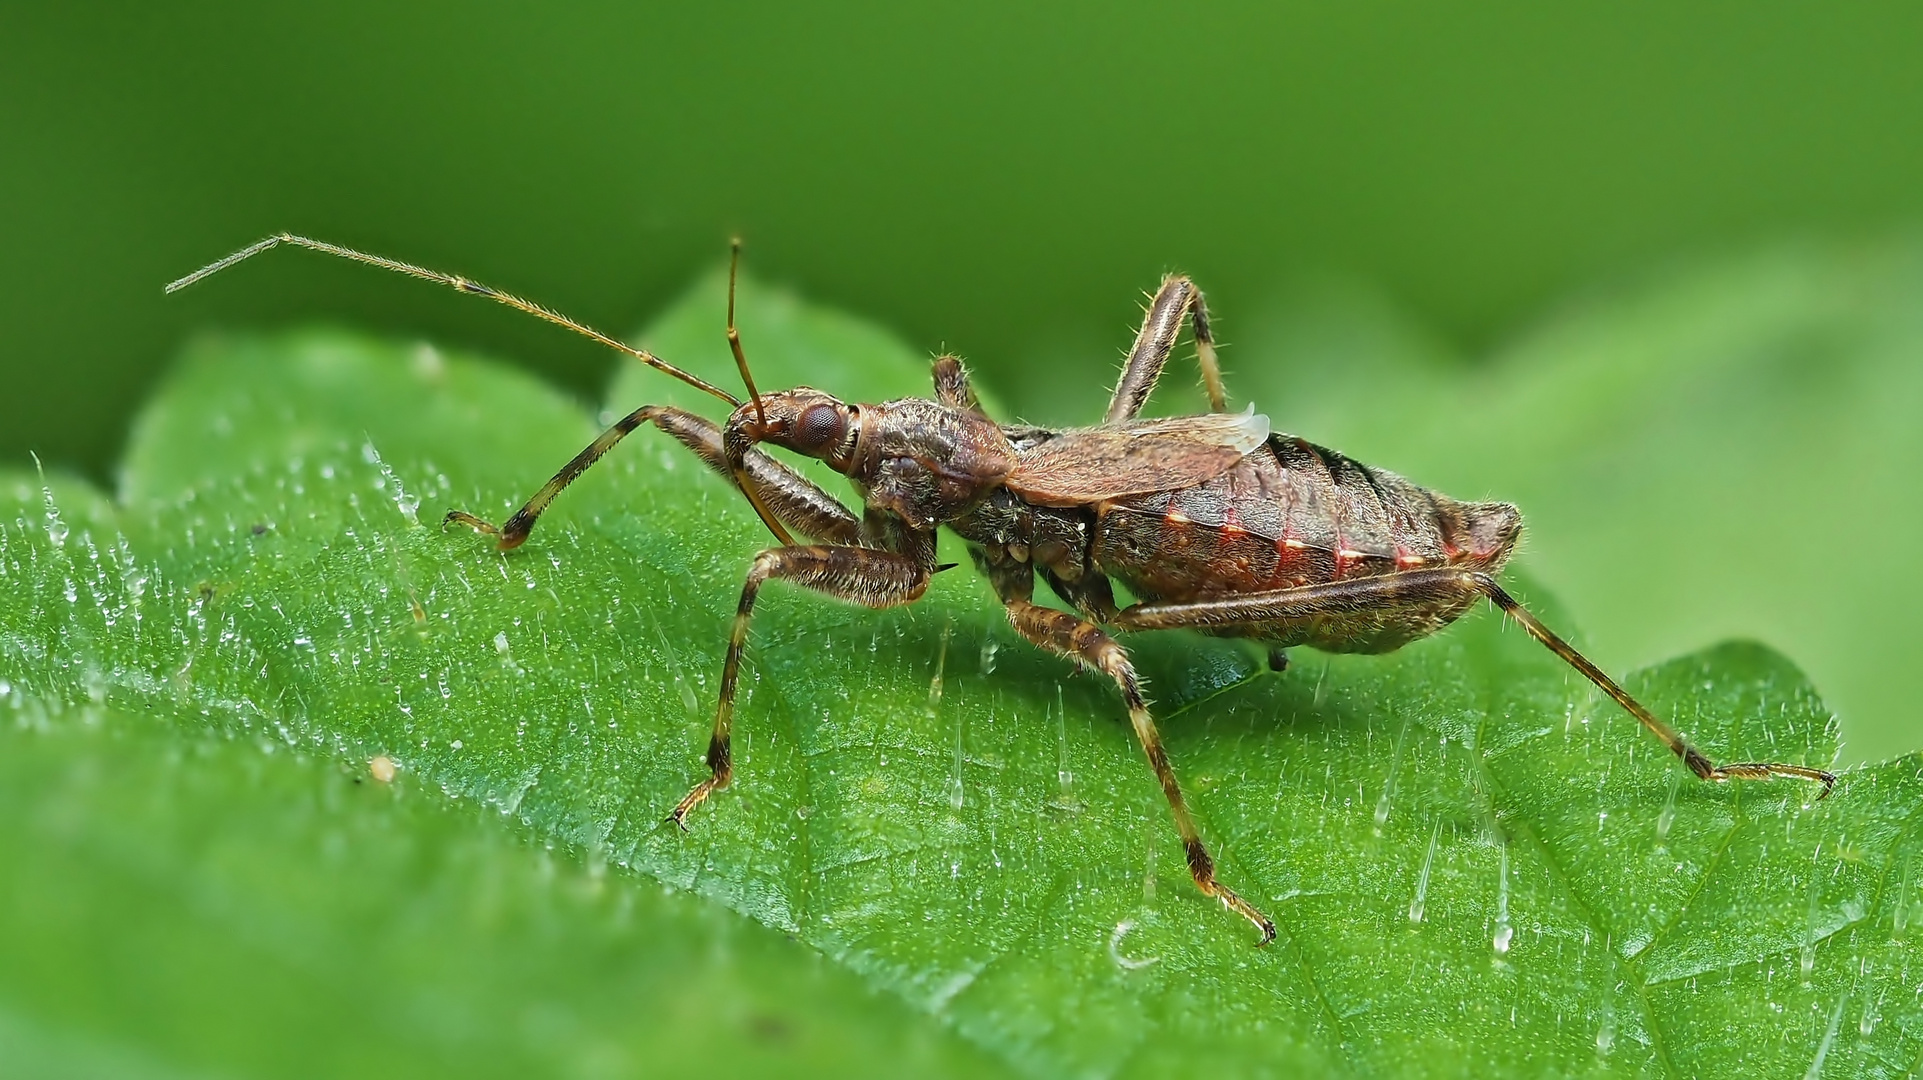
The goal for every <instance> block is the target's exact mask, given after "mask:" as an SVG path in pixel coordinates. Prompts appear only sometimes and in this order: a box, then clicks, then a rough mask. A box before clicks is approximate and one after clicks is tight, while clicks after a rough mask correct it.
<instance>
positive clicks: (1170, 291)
mask: <svg viewBox="0 0 1923 1080" xmlns="http://www.w3.org/2000/svg"><path fill="white" fill-rule="evenodd" d="M1184 318H1190V319H1191V320H1192V321H1193V323H1194V326H1195V359H1196V362H1197V363H1199V364H1201V366H1202V385H1203V387H1204V388H1205V389H1207V391H1208V395H1209V408H1210V410H1211V411H1214V412H1227V411H1229V406H1228V396H1227V394H1226V392H1225V391H1224V390H1223V389H1222V369H1221V368H1220V367H1219V366H1217V364H1216V362H1215V337H1214V334H1213V332H1212V331H1211V330H1210V328H1209V309H1208V305H1207V304H1206V303H1204V302H1203V300H1202V290H1200V289H1198V288H1196V287H1195V283H1194V282H1193V281H1190V280H1189V279H1188V278H1186V277H1181V276H1179V275H1171V276H1170V277H1167V278H1165V279H1163V281H1162V287H1161V288H1160V289H1158V290H1157V291H1156V293H1155V298H1154V299H1153V300H1151V301H1150V302H1149V306H1148V314H1147V315H1145V316H1144V317H1143V319H1142V329H1141V331H1140V332H1139V333H1137V334H1136V335H1135V346H1134V347H1133V348H1131V349H1130V350H1129V351H1128V364H1127V365H1126V366H1125V367H1123V369H1122V378H1121V381H1120V382H1118V383H1116V384H1115V396H1114V397H1113V398H1111V399H1110V400H1109V403H1108V417H1107V420H1106V422H1107V423H1110V424H1119V423H1121V422H1122V421H1124V420H1133V419H1135V417H1136V416H1137V415H1138V414H1139V413H1141V411H1142V406H1143V405H1145V404H1147V402H1148V396H1149V394H1150V392H1152V391H1153V390H1154V389H1155V383H1156V380H1158V379H1160V378H1161V377H1162V368H1163V366H1164V365H1166V364H1167V363H1168V357H1169V353H1170V352H1172V351H1174V349H1175V339H1176V338H1177V337H1179V336H1181V333H1182V320H1183V319H1184Z"/></svg>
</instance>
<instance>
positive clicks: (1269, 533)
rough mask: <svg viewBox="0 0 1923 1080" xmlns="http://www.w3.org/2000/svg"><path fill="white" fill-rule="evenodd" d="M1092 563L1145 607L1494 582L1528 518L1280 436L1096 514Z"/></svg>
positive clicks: (1512, 509)
mask: <svg viewBox="0 0 1923 1080" xmlns="http://www.w3.org/2000/svg"><path fill="white" fill-rule="evenodd" d="M1096 517H1097V526H1096V535H1095V540H1094V551H1093V554H1094V560H1095V562H1096V564H1097V566H1098V567H1099V568H1100V569H1101V570H1102V571H1103V572H1105V573H1107V574H1109V575H1110V576H1112V577H1115V578H1117V579H1118V580H1120V581H1122V582H1124V583H1126V584H1127V585H1128V586H1129V588H1130V589H1131V590H1132V591H1134V592H1135V593H1136V594H1137V595H1139V596H1142V597H1143V598H1144V599H1154V600H1163V601H1171V602H1174V601H1184V600H1192V599H1196V598H1200V597H1206V596H1220V595H1237V594H1242V595H1245V594H1248V593H1254V592H1266V591H1270V590H1275V589H1287V588H1293V587H1297V586H1301V585H1315V584H1321V583H1323V582H1329V581H1340V580H1344V579H1348V578H1358V577H1375V576H1379V575H1382V574H1390V573H1395V572H1397V571H1399V570H1415V569H1420V568H1424V567H1436V566H1450V565H1460V566H1466V567H1469V568H1473V569H1478V570H1487V571H1491V572H1493V571H1494V570H1495V569H1497V568H1499V567H1500V566H1501V564H1502V562H1503V560H1504V559H1506V558H1507V557H1508V555H1509V551H1510V550H1511V548H1513V547H1514V545H1515V539H1516V534H1517V532H1518V530H1519V528H1520V524H1521V518H1520V516H1519V515H1518V514H1517V512H1516V509H1515V507H1513V506H1510V505H1509V504H1507V503H1461V502H1457V501H1456V500H1454V499H1451V498H1449V497H1447V496H1445V495H1440V494H1438V493H1436V492H1432V491H1429V490H1427V489H1426V488H1422V487H1419V486H1417V485H1415V484H1412V483H1410V482H1409V481H1407V480H1404V479H1403V478H1402V477H1400V476H1397V475H1395V474H1394V473H1391V472H1387V471H1384V470H1381V469H1374V468H1370V467H1369V466H1366V465H1363V464H1362V463H1360V462H1358V461H1354V460H1352V459H1350V458H1347V457H1344V456H1342V455H1341V454H1338V453H1336V452H1334V451H1332V450H1328V449H1324V448H1323V447H1319V446H1316V445H1314V444H1312V443H1309V442H1307V441H1305V440H1302V439H1298V438H1295V437H1293V436H1288V435H1273V436H1270V438H1269V441H1268V443H1267V444H1266V445H1264V446H1263V447H1262V449H1260V450H1257V451H1256V452H1254V453H1252V454H1249V455H1248V456H1247V457H1245V458H1243V459H1242V460H1241V461H1240V462H1239V463H1238V464H1237V465H1236V466H1235V467H1234V468H1232V469H1230V470H1229V471H1228V472H1226V473H1223V474H1222V475H1220V476H1218V477H1216V478H1214V479H1213V480H1209V481H1207V482H1205V483H1202V484H1198V485H1195V486H1193V487H1189V488H1184V489H1181V490H1176V491H1166V492H1156V493H1153V494H1148V495H1140V496H1130V497H1128V498H1124V499H1118V500H1115V501H1113V502H1108V503H1104V504H1102V505H1101V506H1099V507H1097V509H1096Z"/></svg>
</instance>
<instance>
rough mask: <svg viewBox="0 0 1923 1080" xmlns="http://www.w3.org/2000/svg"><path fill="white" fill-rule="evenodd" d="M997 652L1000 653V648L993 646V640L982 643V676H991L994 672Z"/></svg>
mask: <svg viewBox="0 0 1923 1080" xmlns="http://www.w3.org/2000/svg"><path fill="white" fill-rule="evenodd" d="M999 651H1001V646H1000V645H997V644H995V639H994V638H989V639H988V640H987V641H984V642H982V674H983V675H988V674H992V673H993V672H994V670H995V654H996V653H997V652H999Z"/></svg>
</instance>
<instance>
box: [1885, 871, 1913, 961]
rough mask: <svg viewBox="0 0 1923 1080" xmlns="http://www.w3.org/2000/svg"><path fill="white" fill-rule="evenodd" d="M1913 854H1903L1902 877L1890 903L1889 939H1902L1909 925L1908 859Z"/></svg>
mask: <svg viewBox="0 0 1923 1080" xmlns="http://www.w3.org/2000/svg"><path fill="white" fill-rule="evenodd" d="M1912 858H1913V855H1905V856H1903V877H1902V880H1901V881H1900V883H1899V884H1898V885H1897V887H1896V898H1895V899H1894V901H1893V902H1892V903H1891V905H1890V906H1891V911H1890V940H1892V941H1898V942H1900V941H1902V940H1903V932H1904V931H1905V930H1906V929H1908V928H1909V925H1910V860H1911V859H1912Z"/></svg>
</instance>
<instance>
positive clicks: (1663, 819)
mask: <svg viewBox="0 0 1923 1080" xmlns="http://www.w3.org/2000/svg"><path fill="white" fill-rule="evenodd" d="M1682 786H1683V770H1682V769H1680V768H1675V769H1671V770H1669V797H1668V798H1667V799H1664V800H1663V812H1662V813H1660V814H1657V815H1656V842H1657V843H1661V842H1663V841H1664V840H1667V839H1669V830H1670V827H1671V826H1673V825H1675V824H1676V792H1677V791H1679V790H1681V788H1682Z"/></svg>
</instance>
